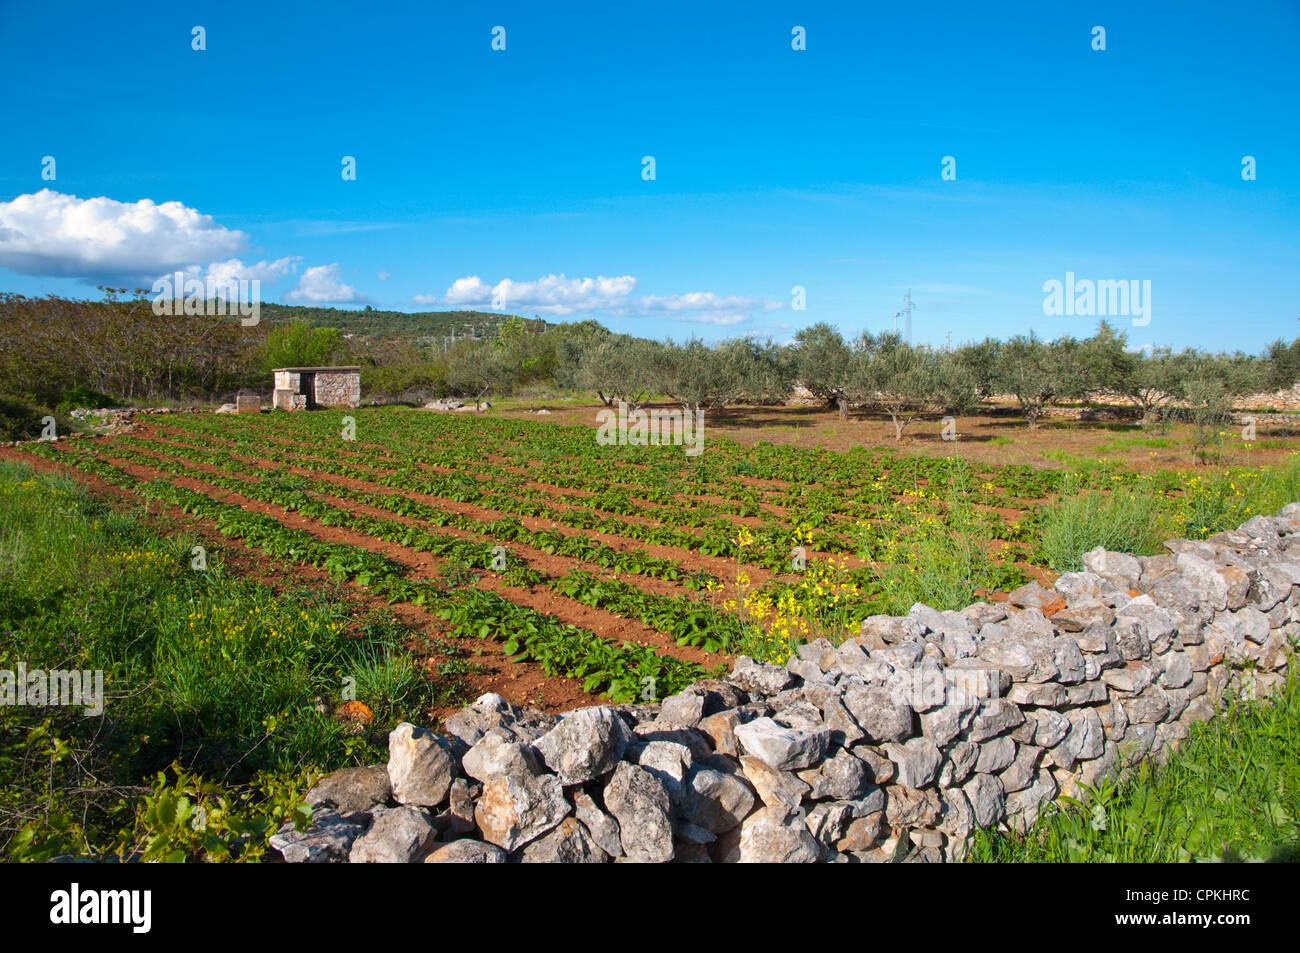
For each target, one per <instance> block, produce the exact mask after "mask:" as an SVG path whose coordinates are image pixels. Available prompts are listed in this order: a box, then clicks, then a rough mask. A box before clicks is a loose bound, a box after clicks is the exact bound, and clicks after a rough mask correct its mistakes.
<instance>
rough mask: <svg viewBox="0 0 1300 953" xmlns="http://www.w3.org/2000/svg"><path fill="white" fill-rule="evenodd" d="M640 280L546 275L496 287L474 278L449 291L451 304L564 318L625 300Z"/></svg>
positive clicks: (504, 281)
mask: <svg viewBox="0 0 1300 953" xmlns="http://www.w3.org/2000/svg"><path fill="white" fill-rule="evenodd" d="M635 287H636V279H635V278H633V277H632V276H631V275H623V276H621V277H618V278H606V277H605V276H604V275H599V276H597V277H595V278H568V277H565V276H564V275H546V276H545V277H543V278H538V279H537V280H536V281H514V280H513V279H510V278H503V279H502V280H501V281H498V282H497V283H496V284H495V285H488V283H487V282H486V281H484V280H483V279H482V278H479V277H478V276H477V275H473V276H471V277H468V278H458V279H456V281H455V282H453V283H452V286H451V287H450V288H448V289H447V296H446V301H447V304H451V305H458V306H462V307H463V306H466V305H471V306H474V305H477V306H490V307H493V308H497V309H499V310H507V309H510V310H516V311H534V312H537V313H538V314H549V315H554V316H557V317H564V316H567V315H571V314H576V313H578V312H580V311H597V310H604V309H607V308H610V307H615V306H617V305H618V304H619V303H620V302H622V301H624V300H625V299H626V298H627V296H628V295H629V294H631V293H632V289H633V288H635Z"/></svg>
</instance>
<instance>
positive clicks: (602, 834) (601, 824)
mask: <svg viewBox="0 0 1300 953" xmlns="http://www.w3.org/2000/svg"><path fill="white" fill-rule="evenodd" d="M573 816H574V817H576V818H577V819H578V820H580V821H582V826H583V827H585V828H586V829H587V833H588V834H590V835H591V839H592V840H594V841H595V842H596V845H597V846H598V847H599V848H600V849H601V850H603V851H604V852H605V853H607V854H609V855H610V856H611V857H621V856H623V842H622V840H621V839H620V836H619V831H618V821H616V820H614V818H612V817H610V816H609V815H608V814H606V813H605V812H604V811H602V810H601V809H600V807H599V806H598V805H597V804H596V802H595V801H594V800H593V799H592V797H591V795H590V794H587V793H586V792H585V791H575V792H574V794H573Z"/></svg>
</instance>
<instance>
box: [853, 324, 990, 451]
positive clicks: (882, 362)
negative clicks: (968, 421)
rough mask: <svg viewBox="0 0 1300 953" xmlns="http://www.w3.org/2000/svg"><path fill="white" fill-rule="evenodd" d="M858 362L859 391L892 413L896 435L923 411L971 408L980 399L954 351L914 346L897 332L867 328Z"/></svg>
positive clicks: (868, 400) (899, 435) (929, 412)
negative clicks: (939, 350) (874, 334)
mask: <svg viewBox="0 0 1300 953" xmlns="http://www.w3.org/2000/svg"><path fill="white" fill-rule="evenodd" d="M855 365H856V367H857V375H856V380H857V386H856V388H855V389H856V391H857V392H858V394H860V396H861V398H862V399H863V400H865V401H866V402H868V403H870V404H873V405H875V406H877V407H879V408H880V409H881V410H882V411H884V412H885V413H886V414H888V415H889V419H890V421H891V422H892V423H893V425H894V439H895V440H902V439H903V431H904V430H906V429H907V427H908V425H909V424H911V423H912V421H914V420H915V419H916V418H917V417H918V416H921V415H922V414H932V413H939V412H941V411H944V410H955V411H958V412H961V411H964V410H968V409H969V408H970V407H971V406H973V405H974V403H975V401H976V399H977V386H976V382H975V380H974V378H973V377H972V376H971V374H970V372H969V370H968V369H967V368H966V367H965V366H964V365H963V364H962V362H961V361H960V360H958V359H957V357H956V356H955V355H953V354H951V353H948V352H936V351H933V350H931V349H930V348H928V347H924V346H913V345H911V344H909V343H908V342H906V341H904V340H903V339H902V337H901V336H900V335H898V334H897V333H889V334H881V335H879V336H873V335H871V334H869V333H868V334H864V335H863V336H862V338H861V339H860V340H859V342H858V347H857V349H856V360H855Z"/></svg>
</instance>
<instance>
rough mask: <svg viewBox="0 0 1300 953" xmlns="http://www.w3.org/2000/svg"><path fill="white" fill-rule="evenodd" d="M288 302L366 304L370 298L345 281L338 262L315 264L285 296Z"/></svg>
mask: <svg viewBox="0 0 1300 953" xmlns="http://www.w3.org/2000/svg"><path fill="white" fill-rule="evenodd" d="M284 300H285V303H287V304H365V303H366V302H367V301H369V299H368V298H367V297H366V296H365V295H364V294H362V293H361V292H360V291H358V290H357V289H356V288H353V287H352V286H351V285H349V284H345V283H344V282H343V274H342V270H341V269H340V268H339V266H338V263H337V262H334V263H332V264H329V265H313V266H312V267H310V268H308V269H307V270H306V271H304V272H303V273H302V277H301V278H299V279H298V286H297V287H296V288H294V289H293V290H292V291H290V292H289V293H288V294H286V295H285V296H284Z"/></svg>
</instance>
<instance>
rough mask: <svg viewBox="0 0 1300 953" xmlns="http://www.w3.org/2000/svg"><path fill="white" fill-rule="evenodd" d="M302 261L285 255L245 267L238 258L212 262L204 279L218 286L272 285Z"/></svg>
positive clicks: (298, 256)
mask: <svg viewBox="0 0 1300 953" xmlns="http://www.w3.org/2000/svg"><path fill="white" fill-rule="evenodd" d="M300 261H302V256H301V255H286V256H285V257H284V258H277V259H276V260H275V261H259V262H257V263H256V264H252V265H245V264H244V263H243V262H242V261H240V260H239V259H238V258H231V259H228V260H226V261H214V262H213V263H212V264H210V265H208V268H207V273H206V277H207V278H208V280H210V281H212V282H213V283H215V284H218V285H225V284H228V283H231V282H235V281H239V280H240V279H243V280H246V281H261V282H265V283H266V284H269V285H273V284H275V283H276V282H278V281H279V280H280V279H281V278H283V277H284V276H285V275H287V274H288V273H289V272H290V271H291V270H293V268H294V266H295V265H296V264H297V263H298V262H300Z"/></svg>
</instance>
